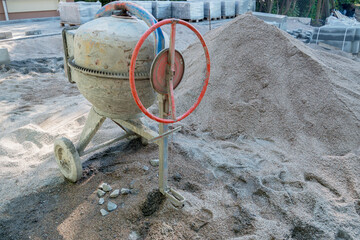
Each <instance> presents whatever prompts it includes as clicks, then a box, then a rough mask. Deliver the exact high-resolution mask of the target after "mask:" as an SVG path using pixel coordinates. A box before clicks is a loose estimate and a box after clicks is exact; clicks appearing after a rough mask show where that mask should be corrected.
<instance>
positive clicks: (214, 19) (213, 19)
mask: <svg viewBox="0 0 360 240" xmlns="http://www.w3.org/2000/svg"><path fill="white" fill-rule="evenodd" d="M220 19H221V17H217V18H211V21H216V20H220ZM205 20H207V21H209V18H205Z"/></svg>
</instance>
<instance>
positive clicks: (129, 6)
mask: <svg viewBox="0 0 360 240" xmlns="http://www.w3.org/2000/svg"><path fill="white" fill-rule="evenodd" d="M116 10H123V11H128V12H129V13H131V14H132V15H134V16H136V17H138V18H140V19H141V20H143V21H144V22H145V23H146V24H147V25H148V26H149V27H151V26H153V25H155V24H156V23H157V21H156V19H155V18H154V16H153V15H152V14H151V13H149V12H148V11H147V10H145V9H144V8H143V7H141V6H139V5H137V4H135V3H131V2H122V1H115V2H110V3H108V4H106V5H105V6H103V7H102V8H100V10H99V11H98V12H97V13H96V15H95V18H99V17H104V16H108V15H110V14H112V12H114V11H116ZM155 42H156V53H157V54H158V53H159V52H160V51H161V50H163V49H164V47H165V40H164V34H163V32H162V30H161V29H160V28H158V29H156V32H155Z"/></svg>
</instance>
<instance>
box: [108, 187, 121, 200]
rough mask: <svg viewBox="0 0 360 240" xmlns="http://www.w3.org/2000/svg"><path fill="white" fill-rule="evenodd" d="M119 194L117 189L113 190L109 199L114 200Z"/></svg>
mask: <svg viewBox="0 0 360 240" xmlns="http://www.w3.org/2000/svg"><path fill="white" fill-rule="evenodd" d="M119 194H120V190H119V189H115V190H114V191H113V192H112V193H111V194H110V197H111V198H116V197H117V196H119Z"/></svg>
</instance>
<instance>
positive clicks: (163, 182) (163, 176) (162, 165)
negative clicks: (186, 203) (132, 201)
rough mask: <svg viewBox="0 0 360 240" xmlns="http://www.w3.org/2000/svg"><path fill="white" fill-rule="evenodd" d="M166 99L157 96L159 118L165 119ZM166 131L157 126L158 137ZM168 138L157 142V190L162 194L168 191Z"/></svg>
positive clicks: (163, 126)
mask: <svg viewBox="0 0 360 240" xmlns="http://www.w3.org/2000/svg"><path fill="white" fill-rule="evenodd" d="M166 104H167V97H165V96H164V95H159V111H160V117H161V118H165V117H167V114H166V113H165V109H166V106H165V105H166ZM167 129H168V126H167V125H166V124H163V123H160V124H159V135H162V134H164V133H165V132H166V131H167ZM167 158H168V137H167V136H165V137H163V138H162V141H159V189H160V192H161V193H162V194H164V195H165V193H166V192H167V191H168V187H167V181H168V162H167Z"/></svg>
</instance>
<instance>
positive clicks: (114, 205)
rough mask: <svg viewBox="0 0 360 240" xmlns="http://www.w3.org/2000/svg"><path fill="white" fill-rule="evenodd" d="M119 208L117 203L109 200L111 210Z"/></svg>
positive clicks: (108, 205) (108, 207)
mask: <svg viewBox="0 0 360 240" xmlns="http://www.w3.org/2000/svg"><path fill="white" fill-rule="evenodd" d="M116 208H117V205H116V204H115V203H113V202H111V201H109V202H108V204H107V209H108V210H109V211H110V212H111V211H114V210H115V209H116Z"/></svg>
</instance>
